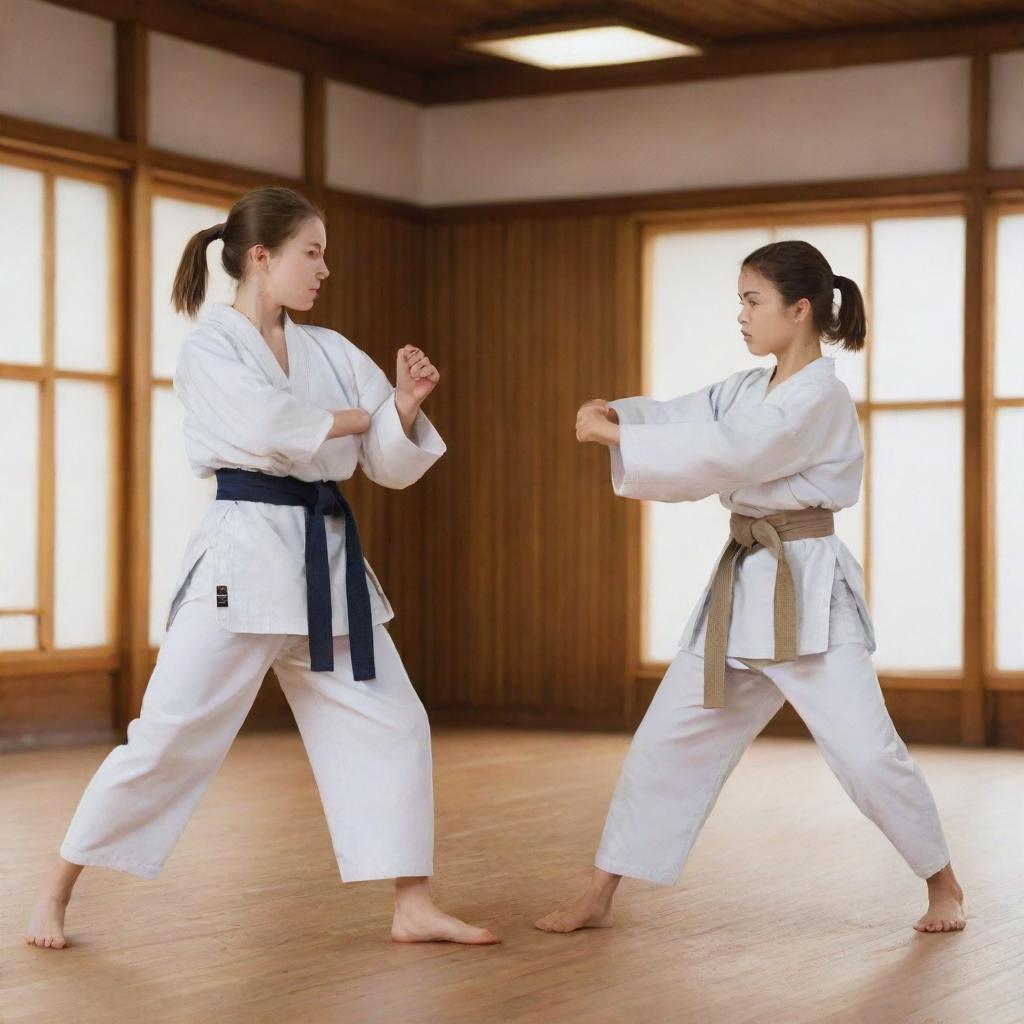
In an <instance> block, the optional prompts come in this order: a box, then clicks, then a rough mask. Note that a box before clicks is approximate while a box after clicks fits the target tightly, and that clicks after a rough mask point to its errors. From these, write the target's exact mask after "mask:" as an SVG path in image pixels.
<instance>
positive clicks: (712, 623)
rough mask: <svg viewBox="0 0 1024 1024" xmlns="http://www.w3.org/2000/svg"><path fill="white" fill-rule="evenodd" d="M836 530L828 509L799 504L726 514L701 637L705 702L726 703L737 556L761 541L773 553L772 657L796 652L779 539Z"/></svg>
mask: <svg viewBox="0 0 1024 1024" xmlns="http://www.w3.org/2000/svg"><path fill="white" fill-rule="evenodd" d="M833 533H835V517H834V516H833V515H832V513H831V512H830V511H829V510H828V509H823V508H802V509H795V510H794V511H791V512H773V513H772V514H771V515H768V516H762V517H760V518H757V519H755V518H753V517H751V516H741V515H740V514H739V513H738V512H733V514H732V516H731V517H730V519H729V535H730V539H729V543H728V545H727V546H726V548H725V550H724V551H723V552H722V557H721V558H720V559H719V560H718V567H717V568H716V569H715V578H714V580H713V581H712V584H711V604H710V607H709V608H708V628H707V633H706V635H705V639H704V707H706V708H724V707H725V652H726V647H727V645H728V641H729V622H730V619H731V618H732V584H733V576H734V574H735V569H736V562H737V561H738V559H739V557H740V554H741V553H742V552H743V551H754V550H756V549H757V548H759V547H765V548H767V549H768V550H769V551H771V553H772V554H773V555H774V556H775V559H776V561H777V562H778V565H777V567H776V569H775V601H774V616H775V651H774V654H773V657H772V659H771V660H772V661H790V660H792V659H793V658H795V657H796V646H797V622H796V592H795V591H794V589H793V574H792V573H791V572H790V570H789V564H788V563H787V562H786V552H785V549H784V548H783V546H782V542H783V541H786V540H807V539H809V538H811V537H829V536H831V535H832V534H833Z"/></svg>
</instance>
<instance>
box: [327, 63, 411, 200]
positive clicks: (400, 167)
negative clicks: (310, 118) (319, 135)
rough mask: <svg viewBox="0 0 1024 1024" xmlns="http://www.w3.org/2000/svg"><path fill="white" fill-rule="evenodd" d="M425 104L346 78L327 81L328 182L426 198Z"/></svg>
mask: <svg viewBox="0 0 1024 1024" xmlns="http://www.w3.org/2000/svg"><path fill="white" fill-rule="evenodd" d="M422 124H423V112H422V108H420V107H419V106H417V105H416V104H415V103H409V102H406V101H405V100H398V99H394V98H392V97H391V96H381V95H380V94H378V93H373V92H368V91H367V90H365V89H359V88H357V87H356V86H354V85H346V84H345V83H343V82H329V83H328V85H327V144H326V150H327V153H326V160H327V166H326V177H327V184H328V185H330V186H332V187H334V188H339V189H345V190H346V191H350V192H363V193H366V194H368V195H375V196H386V197H388V198H391V199H403V200H405V201H406V202H410V203H418V202H419V201H420V176H421V175H420V151H421V148H422Z"/></svg>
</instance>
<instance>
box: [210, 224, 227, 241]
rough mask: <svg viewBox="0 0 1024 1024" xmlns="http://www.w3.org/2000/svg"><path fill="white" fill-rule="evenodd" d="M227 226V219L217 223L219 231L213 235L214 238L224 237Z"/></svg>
mask: <svg viewBox="0 0 1024 1024" xmlns="http://www.w3.org/2000/svg"><path fill="white" fill-rule="evenodd" d="M227 226H228V225H227V221H225V222H224V223H223V224H218V225H217V233H216V234H215V235H214V236H213V237H214V238H223V237H224V229H225V228H226V227H227Z"/></svg>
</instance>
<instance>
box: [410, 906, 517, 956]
mask: <svg viewBox="0 0 1024 1024" xmlns="http://www.w3.org/2000/svg"><path fill="white" fill-rule="evenodd" d="M391 941H392V942H460V943H462V944H463V945H466V946H491V945H493V944H494V943H496V942H501V939H499V938H498V937H497V936H495V935H493V934H492V933H491V932H489V931H488V930H487V929H486V928H477V927H475V926H474V925H471V924H466V922H465V921H460V920H459V919H458V918H457V917H452V916H451V915H449V914H445V913H444V912H443V911H441V910H439V909H438V908H437V907H435V906H434V904H433V903H432V902H417V903H416V904H415V905H413V906H396V907H395V917H394V920H393V921H392V922H391Z"/></svg>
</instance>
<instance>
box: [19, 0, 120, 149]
mask: <svg viewBox="0 0 1024 1024" xmlns="http://www.w3.org/2000/svg"><path fill="white" fill-rule="evenodd" d="M116 52H117V45H116V39H115V34H114V23H113V22H112V21H107V20H106V19H104V18H95V17H93V16H92V15H90V14H80V13H79V12H78V11H69V10H67V9H66V8H64V7H55V6H53V5H52V4H45V3H38V2H36V0H0V113H4V114H12V115H14V116H15V117H24V118H27V119H28V120H30V121H42V122H43V123H44V124H56V125H60V126H61V127H63V128H75V129H77V130H78V131H82V132H92V133H93V134H96V135H114V134H115V133H116V132H117V63H116Z"/></svg>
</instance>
